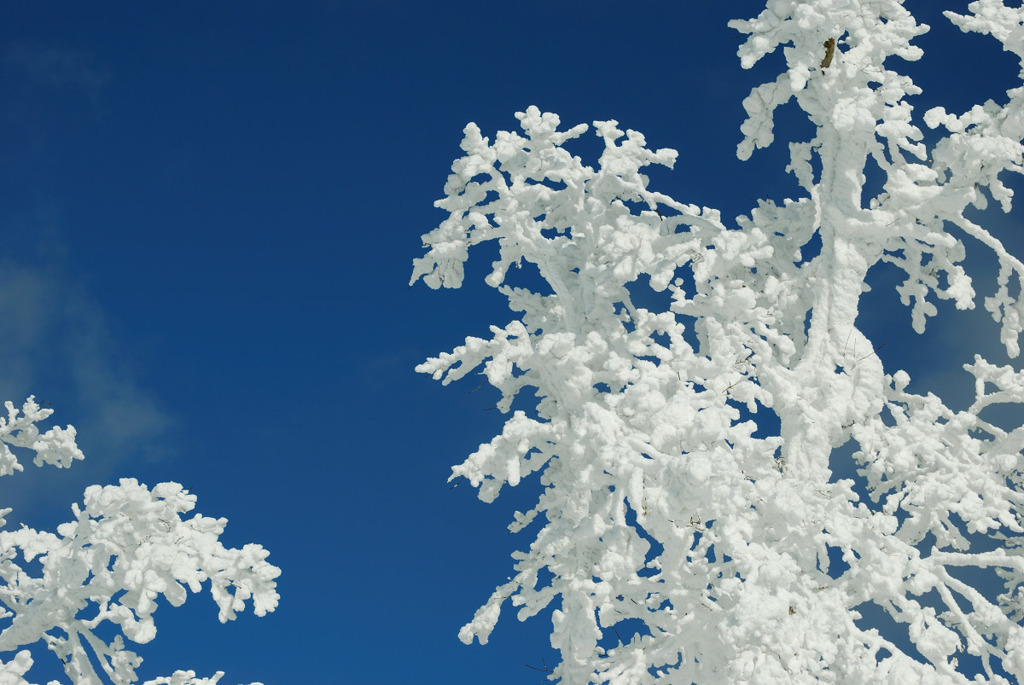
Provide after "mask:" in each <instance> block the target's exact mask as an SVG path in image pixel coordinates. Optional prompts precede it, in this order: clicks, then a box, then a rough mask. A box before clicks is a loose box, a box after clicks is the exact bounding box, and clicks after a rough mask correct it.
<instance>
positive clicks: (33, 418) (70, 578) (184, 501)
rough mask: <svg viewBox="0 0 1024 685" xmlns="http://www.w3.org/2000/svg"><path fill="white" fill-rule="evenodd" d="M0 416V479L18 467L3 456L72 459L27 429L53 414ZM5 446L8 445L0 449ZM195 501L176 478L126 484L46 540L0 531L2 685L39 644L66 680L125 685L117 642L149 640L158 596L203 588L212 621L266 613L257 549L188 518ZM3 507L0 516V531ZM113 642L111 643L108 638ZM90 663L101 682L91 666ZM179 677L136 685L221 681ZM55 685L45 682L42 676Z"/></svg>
mask: <svg viewBox="0 0 1024 685" xmlns="http://www.w3.org/2000/svg"><path fill="white" fill-rule="evenodd" d="M5 407H6V410H7V416H6V417H0V476H8V475H11V474H13V473H15V472H17V471H21V470H22V469H23V467H22V465H21V463H20V462H19V460H18V456H17V453H16V451H15V450H28V451H31V452H35V458H34V463H35V464H36V465H37V466H42V465H44V464H50V465H54V466H57V467H62V468H66V467H69V466H71V464H72V463H73V462H74V461H75V460H78V459H82V458H83V457H82V453H81V451H80V450H79V449H78V446H77V445H76V443H75V436H76V432H75V429H74V428H73V427H71V426H68V427H67V428H59V427H55V428H51V429H49V430H48V431H46V432H45V433H40V430H39V428H38V426H37V423H38V422H40V421H43V420H45V419H46V418H48V417H49V416H50V415H51V414H52V412H53V410H52V409H48V408H43V407H40V406H39V405H38V404H37V403H36V402H35V400H34V399H33V398H29V399H28V401H27V402H25V404H24V406H23V407H22V408H21V410H20V411H19V410H18V409H17V408H16V407H15V406H14V405H13V404H12V403H11V402H7V403H6V404H5ZM12 448H14V450H12ZM195 502H196V498H195V496H194V495H191V494H189V493H188V491H187V490H184V489H183V488H182V487H181V485H179V484H177V483H160V484H159V485H157V486H156V487H154V488H153V489H152V490H150V489H149V488H147V487H146V486H145V485H141V484H139V483H138V482H137V481H135V480H134V479H122V480H121V481H120V483H119V484H118V485H108V486H105V487H101V486H99V485H94V486H91V487H89V488H87V489H86V491H85V501H84V506H81V507H80V506H79V505H77V504H74V505H72V507H71V510H72V513H73V514H74V520H73V521H70V522H68V523H64V524H61V525H60V526H58V527H57V533H56V535H55V534H53V533H49V532H44V531H37V530H33V529H31V528H28V527H26V526H24V525H23V526H22V528H21V529H20V530H0V652H6V653H8V654H11V653H14V652H15V651H16V650H18V651H17V652H16V654H14V655H13V657H11V658H7V659H5V660H4V661H3V662H0V683H2V685H28V682H29V681H28V680H26V679H25V678H24V677H23V676H24V675H25V674H26V673H27V672H28V670H29V668H30V667H31V666H32V663H33V659H32V654H31V652H30V651H29V650H28V649H22V648H23V647H28V646H32V645H36V644H39V643H42V644H43V645H45V647H46V648H47V649H49V650H50V651H51V652H53V654H54V655H56V656H57V657H58V658H60V659H61V661H62V662H63V664H64V670H65V672H66V673H67V675H68V676H69V678H70V679H71V682H74V683H76V684H78V685H101V683H114V684H115V685H126V684H128V683H135V682H136V681H137V677H136V674H135V669H136V668H137V667H138V666H139V664H140V663H142V658H141V657H139V656H138V655H137V654H136V653H135V652H134V651H132V650H131V649H129V648H128V647H127V646H126V644H125V640H126V639H127V640H128V641H129V642H133V643H136V644H144V643H147V642H149V641H150V640H152V639H153V638H154V637H155V636H156V627H155V625H154V622H153V612H154V611H155V610H156V608H157V606H158V605H157V602H158V600H159V598H160V596H161V595H162V596H163V600H164V601H166V602H168V603H170V604H171V605H173V606H180V605H181V604H182V603H184V601H185V599H186V597H187V595H188V592H189V591H192V592H201V591H202V587H203V585H204V584H206V583H209V586H210V592H211V594H212V595H213V599H214V601H215V602H216V603H217V606H218V607H219V608H220V614H219V618H220V620H221V622H224V621H228V620H231V619H233V618H235V612H237V611H242V610H244V609H245V606H246V603H247V602H249V601H251V602H252V606H253V610H254V611H255V613H256V615H257V616H263V615H264V614H266V613H267V612H269V611H273V610H274V609H275V608H276V607H277V602H278V594H277V589H276V583H275V580H274V579H275V578H277V577H278V576H279V575H280V573H281V572H280V570H279V569H278V568H277V567H275V566H273V565H271V564H270V563H268V562H267V561H266V558H267V555H268V552H267V551H266V550H265V549H263V547H261V546H260V545H255V544H249V545H245V546H244V547H242V549H228V548H225V547H224V546H223V545H222V544H221V543H220V541H219V540H218V537H219V536H220V534H221V533H222V532H223V530H224V526H225V524H226V523H227V521H226V520H225V519H213V518H207V517H204V516H202V515H199V514H197V515H195V516H192V517H190V518H183V517H182V515H183V514H187V513H188V512H190V511H191V510H192V509H193V508H194V507H195ZM10 513H11V509H9V508H8V509H3V510H0V527H2V526H4V525H5V524H6V521H5V520H4V517H5V516H7V515H8V514H10ZM110 635H113V637H112V638H110V637H108V636H110ZM96 663H98V664H99V666H100V669H101V670H102V672H103V674H104V675H105V677H102V676H100V675H99V674H98V673H97V671H96V669H95V668H94V665H93V664H96ZM222 675H223V673H222V672H217V673H216V674H214V675H213V676H211V677H209V678H199V677H196V674H195V672H193V671H191V670H188V671H186V670H179V671H176V672H175V673H174V674H172V675H171V676H169V677H162V678H156V679H154V680H149V681H146V685H213V684H214V683H216V682H217V681H218V680H219V679H220V678H221V676H222ZM50 683H51V685H57V681H50Z"/></svg>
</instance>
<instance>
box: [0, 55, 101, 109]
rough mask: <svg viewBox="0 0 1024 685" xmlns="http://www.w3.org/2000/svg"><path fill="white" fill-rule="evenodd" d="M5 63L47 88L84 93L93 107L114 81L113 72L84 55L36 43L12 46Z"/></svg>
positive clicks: (5, 57) (4, 59)
mask: <svg viewBox="0 0 1024 685" xmlns="http://www.w3.org/2000/svg"><path fill="white" fill-rule="evenodd" d="M0 54H2V55H3V57H2V59H3V63H4V64H5V65H6V66H9V67H14V68H17V69H19V70H20V71H21V72H23V73H24V74H25V75H26V76H27V77H28V78H30V79H31V80H32V81H35V82H36V83H38V84H40V85H43V86H50V87H52V88H71V89H74V90H78V91H80V92H82V93H84V94H85V95H86V96H87V97H88V98H89V100H90V101H92V103H93V105H96V104H97V103H98V101H99V97H100V94H101V93H102V91H103V89H104V87H106V85H107V83H109V81H110V71H109V70H108V69H106V68H104V67H102V66H99V65H97V64H96V63H95V61H94V60H93V58H92V57H91V56H90V55H88V54H86V53H83V52H78V51H75V50H69V49H65V48H59V47H53V46H46V45H38V44H33V43H12V44H10V45H8V46H7V47H6V48H5V49H4V50H3V51H2V53H0Z"/></svg>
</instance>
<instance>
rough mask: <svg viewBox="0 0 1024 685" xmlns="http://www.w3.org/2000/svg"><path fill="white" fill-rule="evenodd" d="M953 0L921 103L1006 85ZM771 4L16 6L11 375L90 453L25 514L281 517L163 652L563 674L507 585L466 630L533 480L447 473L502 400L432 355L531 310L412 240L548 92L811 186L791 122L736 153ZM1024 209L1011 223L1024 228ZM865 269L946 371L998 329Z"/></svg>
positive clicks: (6, 342)
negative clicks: (510, 607)
mask: <svg viewBox="0 0 1024 685" xmlns="http://www.w3.org/2000/svg"><path fill="white" fill-rule="evenodd" d="M935 4H936V3H933V2H932V1H931V0H917V1H915V2H908V6H909V7H910V9H911V10H913V11H915V12H917V11H918V10H920V11H922V12H925V13H926V15H927V16H926V17H924V18H925V20H926V21H928V22H929V23H932V24H933V25H934V26H935V27H936V30H935V31H934V32H933V33H932V34H931V35H928V36H925V37H924V38H922V39H921V40H920V44H921V45H922V46H923V47H924V48H925V50H926V51H927V54H926V60H925V63H924V64H922V65H921V66H919V67H915V68H914V70H913V74H914V76H915V78H916V79H917V80H918V82H919V83H920V84H921V85H922V86H924V87H925V89H926V95H925V96H923V97H922V98H921V102H922V103H924V104H925V105H930V104H934V103H937V102H938V101H940V100H941V98H942V97H943V96H948V98H947V102H949V104H950V105H951V107H950V108H951V109H952V110H954V111H959V109H960V108H961V107H964V106H967V105H968V104H969V103H970V102H972V101H973V100H971V99H970V98H977V97H979V96H980V97H981V98H982V99H984V98H985V97H997V98H998V97H999V96H1000V94H1001V92H1002V90H1004V89H1005V88H1006V87H1007V86H1009V85H1011V82H1010V81H1009V80H1007V79H1009V78H1010V77H1011V76H1012V75H1013V74H1014V73H1015V72H1016V69H1015V66H1014V64H1013V63H1012V61H1011V60H1010V59H1009V56H1007V55H1004V54H1002V53H1000V52H999V51H998V50H997V49H995V48H993V47H992V46H991V44H989V43H986V42H985V41H984V40H982V39H979V38H977V37H960V36H959V34H958V33H954V32H951V31H949V30H948V29H947V28H946V27H945V26H944V25H943V24H944V20H942V19H941V18H937V17H936V14H935V12H934V10H933V6H934V5H935ZM741 6H742V8H746V9H742V8H741ZM723 8H725V9H723ZM758 9H759V5H758V3H727V2H720V3H707V2H706V3H686V2H672V3H670V2H642V3H631V4H628V5H627V4H625V3H612V2H601V1H598V2H590V3H583V2H576V1H573V2H554V3H552V2H543V3H542V2H534V1H525V2H520V3H515V4H508V3H491V2H473V3H470V2H434V3H413V2H399V1H397V0H379V1H369V0H349V1H342V2H332V1H330V0H320V1H313V0H309V1H300V2H284V1H283V0H280V1H278V2H241V1H238V0H229V1H224V2H217V3H208V2H198V1H192V0H189V1H182V2H175V3H130V2H124V1H117V2H105V3H81V2H69V1H67V0H61V1H57V2H47V3H40V2H34V1H28V0H7V1H6V2H4V3H3V5H2V7H0V341H2V346H0V391H2V395H3V396H2V398H0V399H7V398H10V399H12V400H15V401H18V402H20V400H21V399H23V398H24V396H25V395H27V394H29V393H34V394H35V395H37V397H39V398H41V399H43V400H46V401H48V402H50V403H51V404H52V405H53V406H54V407H55V408H56V410H57V414H56V417H55V418H56V419H57V420H58V421H59V422H60V423H62V424H64V423H73V424H75V425H76V426H77V427H78V428H79V431H80V444H81V446H82V448H83V449H84V450H85V452H86V456H87V461H86V462H84V463H80V464H77V465H76V466H75V467H74V468H73V469H71V470H70V471H66V472H60V473H55V472H53V471H52V470H50V471H47V472H45V473H43V474H41V475H40V474H23V475H22V476H21V477H19V478H17V479H7V480H9V481H10V482H8V483H3V484H0V496H2V497H3V498H4V504H5V505H6V504H8V503H13V504H14V506H16V507H18V508H17V509H16V511H15V513H14V514H13V515H12V520H13V521H18V520H24V521H26V522H28V523H29V524H31V525H39V526H44V525H45V526H50V525H53V524H55V523H56V522H59V521H61V520H64V519H66V518H67V517H68V516H70V511H69V506H70V503H71V502H72V501H74V500H76V499H77V498H79V497H80V495H81V491H82V489H83V488H84V487H85V486H86V485H89V484H91V483H94V482H112V481H116V480H117V478H119V477H135V478H138V479H140V480H143V481H145V482H147V483H150V484H155V483H157V482H159V481H162V480H175V481H178V482H181V483H183V484H184V485H185V486H186V487H188V488H190V489H192V491H193V492H194V493H196V494H197V495H198V497H199V510H200V511H202V512H203V513H204V514H207V515H211V516H224V517H227V518H228V519H229V521H230V523H229V525H228V530H227V534H226V538H225V539H226V543H227V544H230V545H232V546H240V545H241V544H244V543H246V542H250V541H252V542H259V543H262V544H264V545H265V546H266V547H267V548H269V549H270V550H271V557H270V559H271V561H273V562H274V563H276V564H277V565H279V566H280V567H281V568H282V569H283V575H282V577H281V578H280V584H279V589H280V592H281V595H282V600H281V605H280V608H279V609H278V611H277V612H276V613H274V614H271V615H270V616H268V617H266V618H264V619H255V618H254V617H252V616H251V615H246V616H243V617H242V618H240V620H238V621H237V622H234V623H231V624H228V625H224V626H221V625H220V624H218V623H217V621H216V613H217V612H216V608H215V606H214V604H213V602H212V600H210V599H209V598H208V597H205V596H203V597H191V598H190V601H189V603H188V604H187V605H186V606H185V607H184V608H183V609H171V608H169V607H168V608H162V609H161V610H159V611H158V612H157V614H156V619H157V627H158V630H159V634H158V636H157V639H156V641H155V642H154V643H152V644H150V645H148V646H144V647H142V648H141V649H140V650H139V651H140V653H141V654H142V655H143V657H145V659H146V662H145V663H144V665H143V668H142V671H141V673H140V674H141V675H142V676H143V677H144V678H150V677H154V676H156V675H164V674H169V673H170V672H171V671H173V670H174V669H175V668H193V669H195V670H196V671H197V672H199V673H200V674H201V675H209V674H211V673H212V672H213V671H214V670H216V669H218V668H221V669H223V670H225V671H227V675H226V677H225V679H224V681H222V682H224V683H226V684H228V683H232V684H233V683H239V682H249V681H252V680H263V681H264V682H266V683H268V685H270V684H272V683H304V682H311V683H312V682H323V683H331V682H352V683H382V684H388V683H403V684H408V683H450V684H452V685H459V684H467V685H469V684H474V685H475V684H478V683H491V684H495V685H500V684H502V683H530V682H543V676H542V675H541V674H539V673H537V672H535V671H531V670H530V669H529V668H527V667H526V664H531V665H534V666H538V667H539V666H541V665H542V663H543V661H544V660H547V662H548V663H551V661H552V652H551V649H550V646H549V644H548V641H547V633H548V630H549V627H550V624H549V623H548V614H544V615H542V616H541V617H539V618H536V619H533V620H532V621H530V622H529V623H527V624H525V625H524V624H519V623H518V622H516V621H515V620H514V618H513V616H512V614H509V615H508V618H509V619H511V621H510V622H509V621H506V622H503V623H501V624H499V627H498V628H497V630H496V631H495V633H494V635H493V636H492V640H491V642H490V644H489V645H487V646H486V647H480V646H479V645H474V646H472V647H466V646H463V645H462V644H461V643H460V642H458V640H457V639H456V633H457V631H458V628H459V627H460V626H461V625H462V624H463V623H464V622H465V621H467V620H469V618H470V617H471V616H472V613H473V611H474V610H475V609H476V608H477V606H479V604H481V603H482V602H483V601H484V600H485V599H486V597H487V596H488V595H489V593H490V591H491V589H492V588H493V587H494V586H495V585H496V584H497V583H499V582H501V581H504V579H505V578H506V577H507V576H508V575H509V574H510V571H511V569H510V563H511V562H510V559H509V556H508V555H509V553H510V552H511V551H512V550H514V549H516V548H518V547H522V546H525V545H527V544H528V542H529V541H528V540H526V539H517V538H515V537H513V536H510V535H508V534H507V533H506V532H505V530H504V528H505V526H506V525H507V523H508V521H509V520H510V517H511V512H512V511H514V510H515V509H516V508H521V507H522V506H523V504H524V503H525V502H526V501H528V500H529V499H530V498H531V497H532V496H534V495H535V494H536V485H535V483H534V482H525V483H524V484H523V485H521V486H520V488H518V489H517V490H516V491H512V492H508V491H506V494H505V495H503V496H502V497H501V498H500V499H499V501H498V502H497V503H496V504H494V505H485V504H482V503H480V502H479V501H477V500H476V499H475V497H474V493H473V491H472V490H471V489H470V488H469V487H465V486H463V487H458V488H456V489H454V490H453V489H450V488H449V486H448V484H447V483H446V479H447V477H448V473H449V468H450V466H451V465H452V464H454V463H457V462H459V461H461V460H462V459H463V458H464V456H465V455H467V454H468V453H469V452H471V451H472V450H473V449H474V448H475V447H476V446H477V444H479V443H480V442H481V441H484V440H487V439H489V438H490V437H491V435H493V434H494V432H496V431H497V430H499V429H500V425H501V421H502V417H501V416H500V414H499V413H498V412H495V411H488V409H489V408H490V407H493V403H494V396H493V395H491V394H489V393H487V392H486V391H480V392H478V393H469V391H470V390H472V389H473V387H475V385H476V383H475V382H470V381H467V382H466V383H464V384H461V385H456V386H451V387H448V388H442V387H441V386H440V385H439V384H436V383H434V382H433V381H431V380H429V379H428V378H426V377H420V376H418V375H416V374H415V373H414V372H413V371H412V369H413V366H415V364H417V363H418V362H419V361H421V360H422V359H424V358H425V357H427V356H429V355H433V354H436V353H437V352H440V351H443V350H448V349H450V348H451V347H452V346H454V345H456V344H459V343H460V342H461V341H462V339H463V338H464V337H465V336H466V335H471V334H482V333H484V332H486V330H487V328H486V326H487V324H488V323H491V322H495V323H504V322H505V321H507V320H508V318H509V315H508V314H507V313H506V311H505V309H504V305H503V302H502V299H501V298H500V297H498V296H496V295H495V294H494V293H492V292H489V291H488V289H487V288H486V286H484V285H483V283H482V282H481V281H479V279H478V280H477V281H476V282H467V286H466V288H465V289H464V290H463V291H457V292H442V293H435V292H433V291H429V290H428V289H427V288H426V287H424V286H423V285H422V284H419V285H417V286H416V287H413V288H411V289H410V288H408V287H407V285H406V283H407V281H408V277H409V273H410V269H411V260H412V259H413V258H414V257H416V256H418V255H419V253H420V239H419V236H420V235H421V234H422V233H424V232H426V231H428V230H430V229H431V228H433V227H434V226H435V225H436V224H437V223H438V222H439V221H440V219H441V218H442V215H441V213H440V212H439V211H438V210H435V209H434V208H433V207H432V203H433V201H434V200H435V199H437V198H438V197H439V196H440V194H441V189H442V186H443V184H444V181H445V178H446V175H447V173H448V169H449V165H450V163H451V160H452V159H453V158H454V157H455V156H456V155H457V154H458V153H459V150H458V144H459V142H460V140H461V131H462V128H463V126H464V125H465V124H466V123H467V122H468V121H475V122H477V123H478V124H479V125H480V126H481V127H482V128H483V130H484V132H485V135H493V132H494V130H495V129H498V128H503V129H509V128H511V127H514V126H515V125H516V123H517V122H516V121H515V119H514V118H513V113H514V112H516V111H518V110H522V109H524V108H525V107H527V106H528V105H537V106H539V107H541V108H542V109H544V110H546V111H555V112H558V113H559V114H560V115H561V116H562V120H563V122H564V123H565V124H567V125H572V124H575V123H578V122H591V121H593V120H595V119H610V118H614V119H617V120H619V121H620V123H621V125H622V126H623V127H628V128H633V129H636V130H639V131H642V132H643V133H644V134H645V135H646V136H647V139H648V142H649V144H650V145H651V146H652V147H674V148H676V149H678V150H679V151H680V159H679V162H678V164H677V167H676V170H675V171H674V172H671V173H669V172H664V173H662V172H658V173H657V174H655V176H654V178H655V181H654V183H655V184H657V186H658V187H659V189H662V190H665V191H667V192H669V193H670V194H672V195H674V196H675V197H676V198H677V199H679V200H681V201H686V202H693V203H697V204H702V205H707V206H712V207H717V208H719V209H721V210H722V213H723V216H724V217H726V218H730V217H733V216H735V215H737V214H740V213H743V212H746V211H748V209H749V208H750V206H751V205H752V204H754V203H755V202H756V199H757V198H758V197H762V196H765V195H769V196H772V197H775V198H776V199H781V197H783V196H784V195H785V194H786V193H789V192H792V188H793V184H792V182H791V181H790V180H789V179H788V178H787V177H786V176H785V175H784V173H783V169H784V167H785V163H786V162H785V158H784V156H785V154H786V150H785V148H784V147H782V146H780V147H778V148H775V149H772V150H769V151H766V152H758V153H756V154H755V157H754V160H753V161H752V162H750V163H746V164H743V163H740V162H739V161H737V160H736V158H735V154H734V151H735V145H736V143H737V142H738V141H739V138H740V134H739V125H740V122H741V121H742V118H743V110H742V107H741V105H740V102H741V100H742V98H743V97H744V96H745V95H746V93H747V92H748V91H749V89H750V87H751V86H753V85H755V84H757V83H759V82H760V81H761V80H763V79H764V78H765V76H764V75H765V72H764V71H763V70H756V71H755V72H754V73H750V72H744V71H742V70H741V69H740V68H739V64H738V60H737V59H736V57H735V52H736V48H737V46H738V45H739V43H740V40H739V38H738V35H737V34H736V33H735V32H734V31H732V30H730V29H728V28H727V27H726V21H727V20H728V19H730V18H736V17H740V16H741V15H743V16H746V15H745V14H744V13H745V12H748V11H749V12H750V13H751V14H753V13H755V12H756V11H758ZM940 28H941V30H939V29H940ZM778 58H779V56H778V55H776V56H774V58H773V59H772V60H771V63H772V64H773V65H777V64H778ZM949 89H954V91H950V90H949ZM928 91H932V92H928ZM786 130H791V129H790V128H789V127H786V126H783V127H782V133H783V135H784V133H785V131H786ZM796 130H797V131H802V132H805V133H806V129H805V128H802V127H797V128H796ZM1019 217H1020V214H1017V215H1016V219H1014V218H1013V217H1011V219H1000V221H1001V222H1002V225H1003V226H1004V227H1007V228H1013V229H1015V230H1016V234H1015V235H1016V236H1017V237H1016V238H1015V239H1013V240H1015V241H1016V244H1017V245H1018V246H1020V245H1021V242H1022V241H1021V240H1020V231H1019V228H1017V226H1016V223H1015V221H1016V220H1017V219H1019ZM1012 235H1013V234H1011V233H1005V231H1004V237H1005V236H1012ZM1013 240H1011V241H1010V242H1013ZM968 247H969V248H971V247H976V246H971V245H969V246H968ZM1022 251H1024V250H1021V249H1019V248H1018V253H1021V252H1022ZM978 263H979V264H981V267H980V268H982V269H983V270H984V269H991V265H990V264H989V263H988V262H978ZM482 273H483V265H479V264H478V265H477V268H476V270H475V271H473V270H472V269H471V270H470V274H477V276H479V275H480V274H482ZM879 278H880V279H881V280H880V281H879V282H880V283H881V282H885V278H886V276H885V274H880V275H879ZM992 278H994V274H992ZM890 280H891V279H890ZM990 286H991V283H988V284H985V283H979V287H978V290H979V291H980V292H982V293H985V294H987V293H988V292H990ZM870 297H871V298H874V299H872V300H871V307H870V308H869V309H870V310H869V311H868V312H866V322H867V324H868V325H869V326H870V327H871V328H872V330H873V332H874V334H876V335H877V336H880V337H881V338H882V339H888V340H889V342H888V343H887V345H886V347H885V348H884V351H881V352H880V354H881V355H882V356H883V358H884V359H886V361H887V363H897V364H899V365H902V366H905V367H907V368H908V370H910V372H911V375H912V376H915V377H922V378H931V379H932V383H933V384H934V385H935V387H936V388H939V387H940V386H941V387H946V386H949V387H960V386H958V385H957V384H958V383H959V384H960V385H962V386H963V387H964V389H969V388H970V384H969V382H967V380H968V379H966V378H964V379H962V380H958V377H954V376H955V373H954V374H953V375H949V374H946V373H945V370H946V368H947V367H950V365H952V366H951V368H953V369H954V372H955V369H956V367H957V366H958V365H959V364H961V363H963V362H964V361H967V360H969V359H970V357H969V356H966V357H965V355H967V354H968V347H969V346H968V345H966V344H965V343H967V342H971V341H969V340H968V341H965V340H964V338H965V336H964V334H963V331H965V330H970V331H972V332H973V331H976V330H977V331H981V330H984V331H986V333H988V332H989V331H990V329H984V328H982V327H981V324H978V323H977V321H978V320H979V317H974V318H969V317H967V318H960V319H957V320H955V321H954V323H953V324H952V325H951V326H948V327H946V328H943V327H941V326H937V327H933V328H932V329H931V332H930V333H929V334H928V336H926V337H925V338H924V339H922V338H917V337H910V335H909V334H908V331H909V323H908V321H909V314H908V313H907V312H906V311H905V310H902V309H900V308H899V307H898V301H897V298H896V296H895V294H894V293H892V291H891V290H888V291H879V292H876V293H873V294H872V295H871V296H870ZM947 308H948V307H947ZM965 316H966V315H965ZM887 317H895V319H894V320H896V321H898V323H893V322H892V321H889V320H887ZM982 320H983V317H982ZM992 334H993V335H994V333H992ZM879 342H881V340H879ZM947 347H951V348H952V353H951V354H950V353H943V352H942V350H944V349H946V348H947ZM986 349H989V350H991V349H993V348H992V347H987V348H986ZM958 355H959V356H958ZM992 360H993V361H997V362H1001V361H1003V358H1002V357H1000V356H999V355H998V354H997V353H993V354H992ZM929 374H931V375H929ZM30 470H31V469H30ZM33 672H35V671H33ZM39 673H43V674H45V673H46V671H45V670H42V671H39ZM38 678H39V679H43V676H38Z"/></svg>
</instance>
